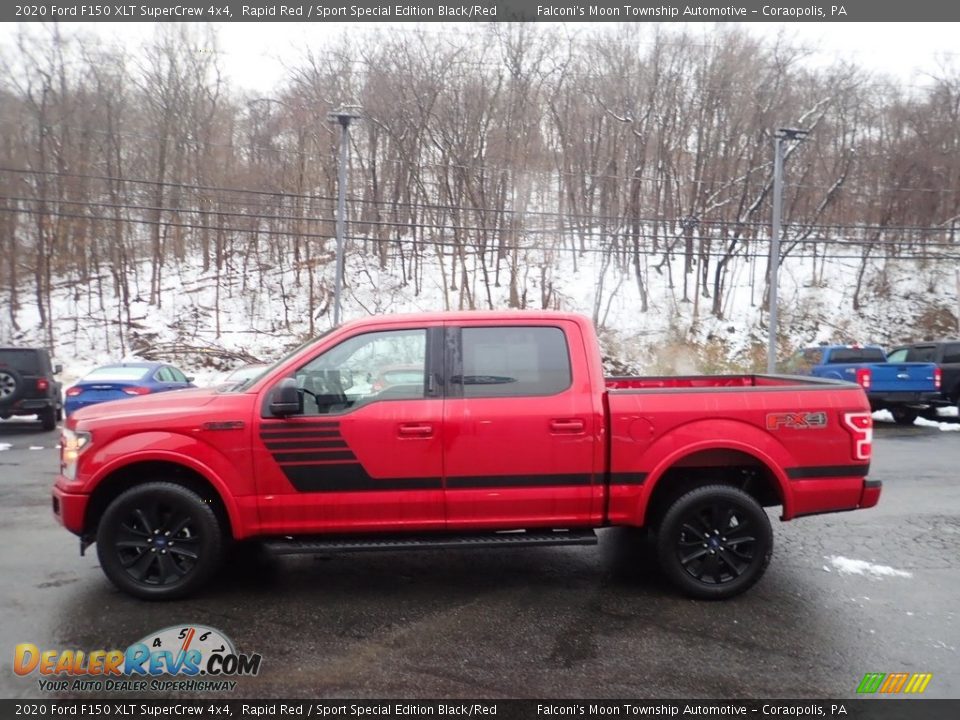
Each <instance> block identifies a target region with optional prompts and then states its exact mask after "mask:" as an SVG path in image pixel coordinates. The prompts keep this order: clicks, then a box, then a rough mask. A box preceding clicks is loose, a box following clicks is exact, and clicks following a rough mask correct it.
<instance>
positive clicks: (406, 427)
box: [399, 423, 433, 438]
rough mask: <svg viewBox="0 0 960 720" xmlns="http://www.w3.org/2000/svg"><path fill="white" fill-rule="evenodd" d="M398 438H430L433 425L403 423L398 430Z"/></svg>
mask: <svg viewBox="0 0 960 720" xmlns="http://www.w3.org/2000/svg"><path fill="white" fill-rule="evenodd" d="M399 435H400V437H407V438H409V437H431V436H432V435H433V425H430V424H428V423H405V424H403V425H401V426H400V428H399Z"/></svg>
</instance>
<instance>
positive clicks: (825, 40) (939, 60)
mask: <svg viewBox="0 0 960 720" xmlns="http://www.w3.org/2000/svg"><path fill="white" fill-rule="evenodd" d="M639 24H640V23H638V25H639ZM644 24H647V25H649V23H644ZM665 24H667V23H665ZM730 24H734V23H730ZM61 25H62V27H63V28H64V29H66V30H68V31H77V30H79V31H81V32H84V33H90V34H93V35H96V36H98V37H100V38H103V39H104V41H105V42H109V43H111V44H116V43H119V44H123V45H124V46H126V47H128V48H129V49H130V50H131V52H136V49H137V47H138V46H139V45H140V44H141V43H142V42H143V41H144V40H145V39H147V38H149V37H150V35H151V34H152V32H153V30H154V27H155V24H154V23H62V24H61ZM215 25H217V26H218V33H219V40H220V46H221V47H220V50H221V52H222V53H223V59H224V62H223V64H222V67H223V69H224V70H225V72H226V73H227V74H228V76H229V77H230V79H231V80H233V81H234V82H235V83H236V85H237V86H239V87H246V88H248V89H250V90H254V91H259V92H264V91H269V90H270V89H271V88H274V87H276V85H277V83H278V82H280V80H281V79H282V78H283V76H284V74H285V73H284V64H287V65H290V64H293V63H296V61H297V60H298V59H299V58H300V57H301V56H302V55H303V52H304V49H305V48H307V47H313V48H316V47H322V45H323V43H324V41H325V40H326V39H328V38H330V37H336V36H339V35H340V34H342V33H343V32H346V31H347V30H350V31H351V32H364V31H369V30H372V29H375V28H376V29H379V30H381V31H386V32H389V31H390V30H391V29H395V30H396V31H398V32H411V31H417V30H418V29H419V30H422V31H424V32H427V33H435V34H438V35H445V34H457V33H463V32H476V31H478V30H479V29H480V28H479V27H478V25H476V24H474V25H471V24H469V23H362V24H349V23H324V24H320V23H274V22H265V23H254V22H237V23H215ZM575 25H578V26H579V27H580V28H583V27H584V24H583V23H580V24H575ZM669 25H670V26H671V27H674V28H677V29H680V28H681V27H687V28H689V29H693V30H695V31H696V32H707V33H709V32H710V31H711V29H712V28H713V27H714V25H713V24H708V23H685V24H681V23H669ZM601 26H602V24H595V25H593V26H592V28H586V29H595V28H598V27H601ZM743 26H744V27H746V28H747V29H748V30H749V31H750V32H753V33H755V34H757V35H758V36H760V37H770V38H771V39H772V38H774V37H775V36H776V35H777V33H779V32H781V31H784V32H785V33H786V35H787V37H788V38H791V39H793V40H794V41H795V44H798V45H800V46H802V47H804V48H806V49H809V50H810V51H812V55H811V56H810V62H813V63H817V64H823V65H829V64H831V63H832V62H834V61H836V60H840V59H845V60H851V61H854V62H856V63H857V64H858V65H860V66H861V67H863V68H865V69H868V70H873V71H876V72H878V73H884V74H888V75H892V76H893V77H895V78H896V79H897V81H898V82H900V83H901V84H903V85H905V86H914V85H923V83H924V77H925V76H928V75H929V74H935V73H936V72H937V70H938V68H939V67H940V66H941V65H942V64H943V63H944V62H946V63H953V64H955V65H956V64H960V43H958V41H957V38H960V23H823V22H820V23H816V22H808V23H804V22H796V23H773V22H770V23H743ZM16 32H17V24H16V23H3V24H0V38H2V39H3V40H4V42H3V44H4V45H5V46H6V47H5V51H6V52H10V51H11V49H12V47H11V44H10V42H9V41H10V39H11V38H12V37H13V36H14V35H15V33H16Z"/></svg>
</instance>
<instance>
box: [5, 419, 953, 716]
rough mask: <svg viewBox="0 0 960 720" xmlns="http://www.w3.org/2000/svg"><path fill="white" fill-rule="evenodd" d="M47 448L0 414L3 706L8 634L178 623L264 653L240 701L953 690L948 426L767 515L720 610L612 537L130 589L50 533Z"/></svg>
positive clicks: (14, 690)
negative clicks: (840, 506) (199, 586)
mask: <svg viewBox="0 0 960 720" xmlns="http://www.w3.org/2000/svg"><path fill="white" fill-rule="evenodd" d="M56 442H57V435H56V433H42V432H39V431H37V430H36V428H35V427H34V426H32V425H30V424H27V423H23V424H16V423H3V424H2V425H0V448H4V447H5V446H9V447H8V448H7V449H0V508H2V510H0V697H17V698H25V697H45V696H46V697H50V696H49V695H46V694H45V693H42V692H41V691H40V690H39V688H38V684H37V675H36V674H34V675H32V676H31V677H29V678H20V677H17V676H15V675H14V673H13V671H12V663H13V649H14V646H15V645H16V644H17V643H21V642H32V643H35V644H36V645H38V646H39V647H40V648H41V649H58V650H62V649H83V650H96V649H112V648H125V647H127V646H128V645H129V644H130V643H132V642H134V641H136V640H139V639H140V638H142V637H144V636H145V635H147V634H148V633H151V632H152V631H157V630H160V629H162V628H165V627H168V626H172V625H184V626H188V625H190V624H203V625H208V626H212V627H214V628H218V629H220V630H222V631H223V632H224V633H225V634H226V635H227V636H228V637H230V638H231V639H232V640H233V642H234V643H235V645H236V646H237V649H238V650H239V651H240V652H247V653H253V652H256V653H260V654H261V655H262V656H263V664H262V668H261V672H260V674H259V676H257V677H253V678H241V679H239V681H238V683H239V684H238V687H237V689H236V690H235V691H234V692H233V693H230V694H229V695H226V696H227V697H236V698H244V697H246V698H252V697H305V698H325V697H388V696H391V697H409V698H416V697H420V698H436V697H539V698H564V697H566V698H574V697H589V698H601V697H618V698H635V699H640V698H666V697H698V698H708V697H712V698H750V697H758V698H770V697H794V698H804V697H852V696H853V695H854V694H855V689H856V686H857V684H858V683H859V682H860V679H861V678H862V677H863V675H864V674H865V673H867V672H884V673H892V672H928V673H933V679H932V681H931V682H930V684H929V686H928V688H927V691H926V695H927V696H930V697H960V672H958V667H960V663H958V660H960V655H958V648H960V617H958V604H960V471H958V469H960V433H955V432H941V431H939V430H937V429H934V428H919V427H917V428H899V427H896V426H892V425H884V426H881V427H878V429H877V433H876V442H875V448H874V462H873V468H874V471H873V472H872V474H871V477H873V478H876V479H880V480H883V482H884V490H883V497H882V498H881V501H880V505H879V506H878V507H877V508H874V509H872V510H867V511H858V512H853V513H841V514H835V515H825V516H819V517H812V518H805V519H801V520H797V521H794V522H791V523H785V524H783V523H779V522H776V523H775V525H774V529H775V542H776V546H775V550H774V557H773V561H772V563H771V566H770V569H769V571H768V572H767V574H766V576H765V578H764V579H763V580H762V581H761V582H760V584H759V585H757V586H756V587H755V588H754V589H753V590H752V591H750V592H749V593H747V594H746V595H744V596H741V597H740V598H737V599H735V600H732V601H728V602H721V603H712V602H699V601H692V600H687V599H684V598H682V597H680V596H678V595H677V594H676V593H675V592H674V591H673V590H672V589H671V588H670V587H669V586H668V585H667V584H666V582H665V581H664V580H663V579H662V578H661V576H660V575H659V573H658V571H657V570H656V569H655V567H654V565H653V563H652V560H651V558H650V553H649V551H648V550H647V549H644V547H643V545H642V544H640V546H639V547H638V545H637V543H636V542H635V537H634V535H633V534H632V533H629V532H625V531H621V530H607V531H604V532H602V533H601V542H600V546H599V547H593V548H590V547H588V548H530V549H522V548H515V549H510V550H489V551H486V550H473V551H470V550H462V551H442V552H440V551H434V552H422V553H410V552H408V553H370V554H357V555H345V556H335V557H330V558H313V557H293V558H283V559H278V560H264V559H262V558H257V557H252V558H251V557H246V558H244V559H242V560H238V561H237V562H236V563H234V565H233V566H232V567H230V568H228V569H227V570H226V571H225V572H224V573H223V574H222V575H221V577H219V578H218V580H217V581H216V582H215V583H214V585H213V586H212V587H211V588H209V589H208V590H206V591H205V592H204V593H203V594H202V595H201V596H199V597H197V598H195V599H189V600H184V601H179V602H170V603H147V602H143V601H138V600H134V599H132V598H129V597H127V596H125V595H122V594H120V593H119V592H118V591H116V590H115V589H114V588H113V586H112V585H110V584H109V583H108V581H107V580H106V579H105V578H104V576H103V575H102V573H101V572H100V569H99V567H98V564H97V560H96V553H95V550H94V549H91V551H90V552H88V553H87V555H86V557H83V558H81V557H79V554H78V543H77V540H76V538H75V537H74V536H72V535H70V534H69V533H67V532H66V531H65V530H63V529H62V528H60V527H59V526H58V525H56V524H55V522H54V520H53V518H52V516H51V513H50V497H49V487H50V485H51V483H52V480H53V476H54V474H55V472H56V469H57V462H58V459H57V451H56V450H55V449H54V445H55V443H56ZM834 558H844V559H848V560H862V561H867V562H869V563H875V564H879V565H883V566H890V567H892V568H894V569H895V570H897V571H901V572H900V573H899V574H894V575H890V576H875V575H873V574H871V573H869V572H867V573H866V574H856V573H850V572H841V567H849V565H850V564H849V563H847V562H846V560H843V559H839V560H834ZM907 573H908V574H909V576H907V575H906V574H907ZM129 695H130V694H129V693H127V694H121V695H118V696H117V697H129ZM147 696H148V695H144V697H147ZM184 696H185V697H196V696H195V695H190V694H186V695H184ZM205 697H209V695H206V696H205Z"/></svg>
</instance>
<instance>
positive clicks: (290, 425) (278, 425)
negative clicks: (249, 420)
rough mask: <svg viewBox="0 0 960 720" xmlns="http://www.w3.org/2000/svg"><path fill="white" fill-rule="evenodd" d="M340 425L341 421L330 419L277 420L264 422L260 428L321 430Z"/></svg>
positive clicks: (271, 429)
mask: <svg viewBox="0 0 960 720" xmlns="http://www.w3.org/2000/svg"><path fill="white" fill-rule="evenodd" d="M338 427H340V423H339V422H332V421H329V420H326V421H317V422H300V423H295V422H282V421H281V422H275V423H264V424H263V425H261V426H260V430H261V431H264V432H271V431H273V430H283V431H287V430H320V429H323V428H326V429H333V430H335V429H336V428H338Z"/></svg>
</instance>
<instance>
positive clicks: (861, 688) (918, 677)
mask: <svg viewBox="0 0 960 720" xmlns="http://www.w3.org/2000/svg"><path fill="white" fill-rule="evenodd" d="M932 679H933V673H905V672H900V673H867V674H866V675H864V676H863V680H861V681H860V684H859V685H858V686H857V692H858V693H862V694H873V693H886V694H898V693H907V694H914V695H916V694H919V693H922V692H923V691H924V690H926V689H927V685H929V684H930V680H932Z"/></svg>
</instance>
